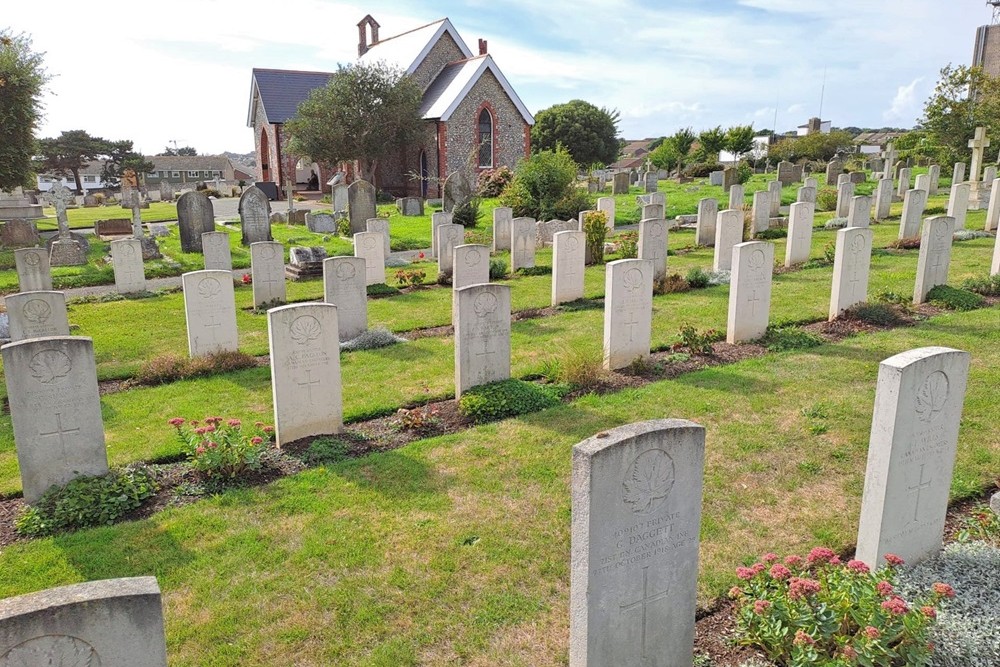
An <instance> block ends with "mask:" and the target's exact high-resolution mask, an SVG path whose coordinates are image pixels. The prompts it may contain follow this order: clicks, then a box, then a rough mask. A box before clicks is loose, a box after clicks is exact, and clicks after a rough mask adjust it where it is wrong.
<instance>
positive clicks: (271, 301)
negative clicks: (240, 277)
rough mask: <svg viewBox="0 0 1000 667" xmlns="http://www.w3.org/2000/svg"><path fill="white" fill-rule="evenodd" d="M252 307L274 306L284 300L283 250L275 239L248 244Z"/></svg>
mask: <svg viewBox="0 0 1000 667" xmlns="http://www.w3.org/2000/svg"><path fill="white" fill-rule="evenodd" d="M250 276H251V278H252V279H253V280H252V285H253V307H254V308H260V307H261V306H275V305H278V304H281V303H284V302H285V301H286V298H287V296H286V286H285V250H284V246H282V245H281V244H280V243H278V242H277V241H258V242H256V243H251V244H250Z"/></svg>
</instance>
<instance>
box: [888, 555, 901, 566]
mask: <svg viewBox="0 0 1000 667" xmlns="http://www.w3.org/2000/svg"><path fill="white" fill-rule="evenodd" d="M885 562H886V563H888V564H889V565H891V566H893V567H896V566H897V565H903V564H904V563H905V562H906V561H904V560H903V559H902V558H900V557H899V556H897V555H896V554H886V555H885Z"/></svg>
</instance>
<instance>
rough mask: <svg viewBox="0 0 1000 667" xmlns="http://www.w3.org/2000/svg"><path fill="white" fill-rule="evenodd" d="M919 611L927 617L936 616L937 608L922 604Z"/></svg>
mask: <svg viewBox="0 0 1000 667" xmlns="http://www.w3.org/2000/svg"><path fill="white" fill-rule="evenodd" d="M920 613H922V614H923V615H924V616H926V617H927V618H937V610H936V609H934V607H931V606H930V605H927V606H923V607H921V608H920Z"/></svg>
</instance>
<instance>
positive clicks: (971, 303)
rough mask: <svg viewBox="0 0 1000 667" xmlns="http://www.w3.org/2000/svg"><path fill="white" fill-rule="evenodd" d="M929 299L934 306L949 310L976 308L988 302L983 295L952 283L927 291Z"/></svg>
mask: <svg viewBox="0 0 1000 667" xmlns="http://www.w3.org/2000/svg"><path fill="white" fill-rule="evenodd" d="M927 300H928V301H929V302H930V303H931V305H933V306H937V307H938V308H947V309H948V310H975V309H977V308H982V307H983V305H984V304H985V303H986V300H985V299H983V297H982V296H981V295H979V294H976V293H975V292H969V291H968V290H964V289H959V288H957V287H951V286H950V285H938V286H936V287H934V288H932V289H931V291H930V292H928V293H927Z"/></svg>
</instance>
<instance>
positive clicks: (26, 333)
mask: <svg viewBox="0 0 1000 667" xmlns="http://www.w3.org/2000/svg"><path fill="white" fill-rule="evenodd" d="M4 306H5V307H6V308H7V317H8V318H9V319H8V324H9V327H10V331H9V335H10V340H11V342H17V341H19V340H24V339H26V338H45V337H47V336H68V335H69V319H68V317H67V315H66V295H65V294H63V293H62V292H54V291H44V292H42V291H39V292H18V293H17V294H8V295H7V298H6V299H4Z"/></svg>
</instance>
